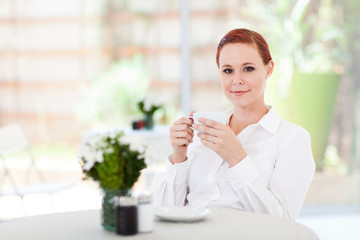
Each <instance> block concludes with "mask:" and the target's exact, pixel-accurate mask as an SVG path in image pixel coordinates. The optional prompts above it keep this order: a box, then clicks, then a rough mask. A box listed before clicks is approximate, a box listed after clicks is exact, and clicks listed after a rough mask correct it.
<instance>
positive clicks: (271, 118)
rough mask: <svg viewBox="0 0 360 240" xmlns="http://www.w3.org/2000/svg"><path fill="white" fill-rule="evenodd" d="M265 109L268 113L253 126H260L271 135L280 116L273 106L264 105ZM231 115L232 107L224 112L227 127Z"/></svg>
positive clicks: (277, 125)
mask: <svg viewBox="0 0 360 240" xmlns="http://www.w3.org/2000/svg"><path fill="white" fill-rule="evenodd" d="M266 107H267V109H268V112H267V113H266V114H265V115H264V116H263V117H262V118H261V119H260V120H259V121H258V122H257V123H255V124H253V125H260V126H261V127H263V128H264V129H265V130H266V131H268V132H270V133H271V134H276V132H277V130H278V128H279V125H280V121H281V119H280V116H279V114H278V113H277V111H276V110H275V108H274V107H273V106H271V105H266ZM233 113H234V107H231V108H229V109H227V110H226V118H227V120H226V124H227V125H229V121H230V117H231V116H232V115H233Z"/></svg>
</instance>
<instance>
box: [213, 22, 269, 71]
mask: <svg viewBox="0 0 360 240" xmlns="http://www.w3.org/2000/svg"><path fill="white" fill-rule="evenodd" d="M229 43H245V44H249V45H253V46H255V47H256V48H257V50H258V52H259V54H260V57H261V59H262V61H263V63H264V64H265V65H267V64H268V63H269V62H270V61H271V59H272V57H271V54H270V51H269V46H268V44H267V42H266V41H265V39H264V38H263V37H262V36H261V35H260V34H259V33H257V32H255V31H252V30H249V29H245V28H238V29H234V30H231V31H230V32H228V33H227V34H226V35H225V36H224V37H223V38H222V39H221V40H220V42H219V45H218V47H217V51H216V64H217V65H218V67H220V66H219V57H220V52H221V49H222V48H223V47H224V46H225V45H226V44H229Z"/></svg>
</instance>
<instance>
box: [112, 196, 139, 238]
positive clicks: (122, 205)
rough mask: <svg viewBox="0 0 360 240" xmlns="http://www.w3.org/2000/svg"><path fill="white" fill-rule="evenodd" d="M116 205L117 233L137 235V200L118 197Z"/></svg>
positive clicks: (115, 201) (115, 200)
mask: <svg viewBox="0 0 360 240" xmlns="http://www.w3.org/2000/svg"><path fill="white" fill-rule="evenodd" d="M114 203H115V224H116V233H117V234H120V235H135V234H136V233H137V231H138V229H137V200H136V199H135V198H132V197H125V196H122V197H118V198H116V199H114Z"/></svg>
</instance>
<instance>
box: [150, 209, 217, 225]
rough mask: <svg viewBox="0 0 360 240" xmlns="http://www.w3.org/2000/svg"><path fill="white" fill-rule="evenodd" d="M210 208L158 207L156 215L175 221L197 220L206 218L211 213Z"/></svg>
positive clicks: (161, 218)
mask: <svg viewBox="0 0 360 240" xmlns="http://www.w3.org/2000/svg"><path fill="white" fill-rule="evenodd" d="M210 212H211V211H210V209H208V208H194V207H158V208H155V216H157V217H158V218H159V219H160V220H164V221H174V222H195V221H200V220H203V219H205V218H206V217H207V216H208V215H209V214H210Z"/></svg>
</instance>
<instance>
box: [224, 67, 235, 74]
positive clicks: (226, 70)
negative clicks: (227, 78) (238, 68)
mask: <svg viewBox="0 0 360 240" xmlns="http://www.w3.org/2000/svg"><path fill="white" fill-rule="evenodd" d="M232 71H233V70H232V69H229V68H227V69H224V70H223V72H224V73H226V74H229V73H232Z"/></svg>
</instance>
